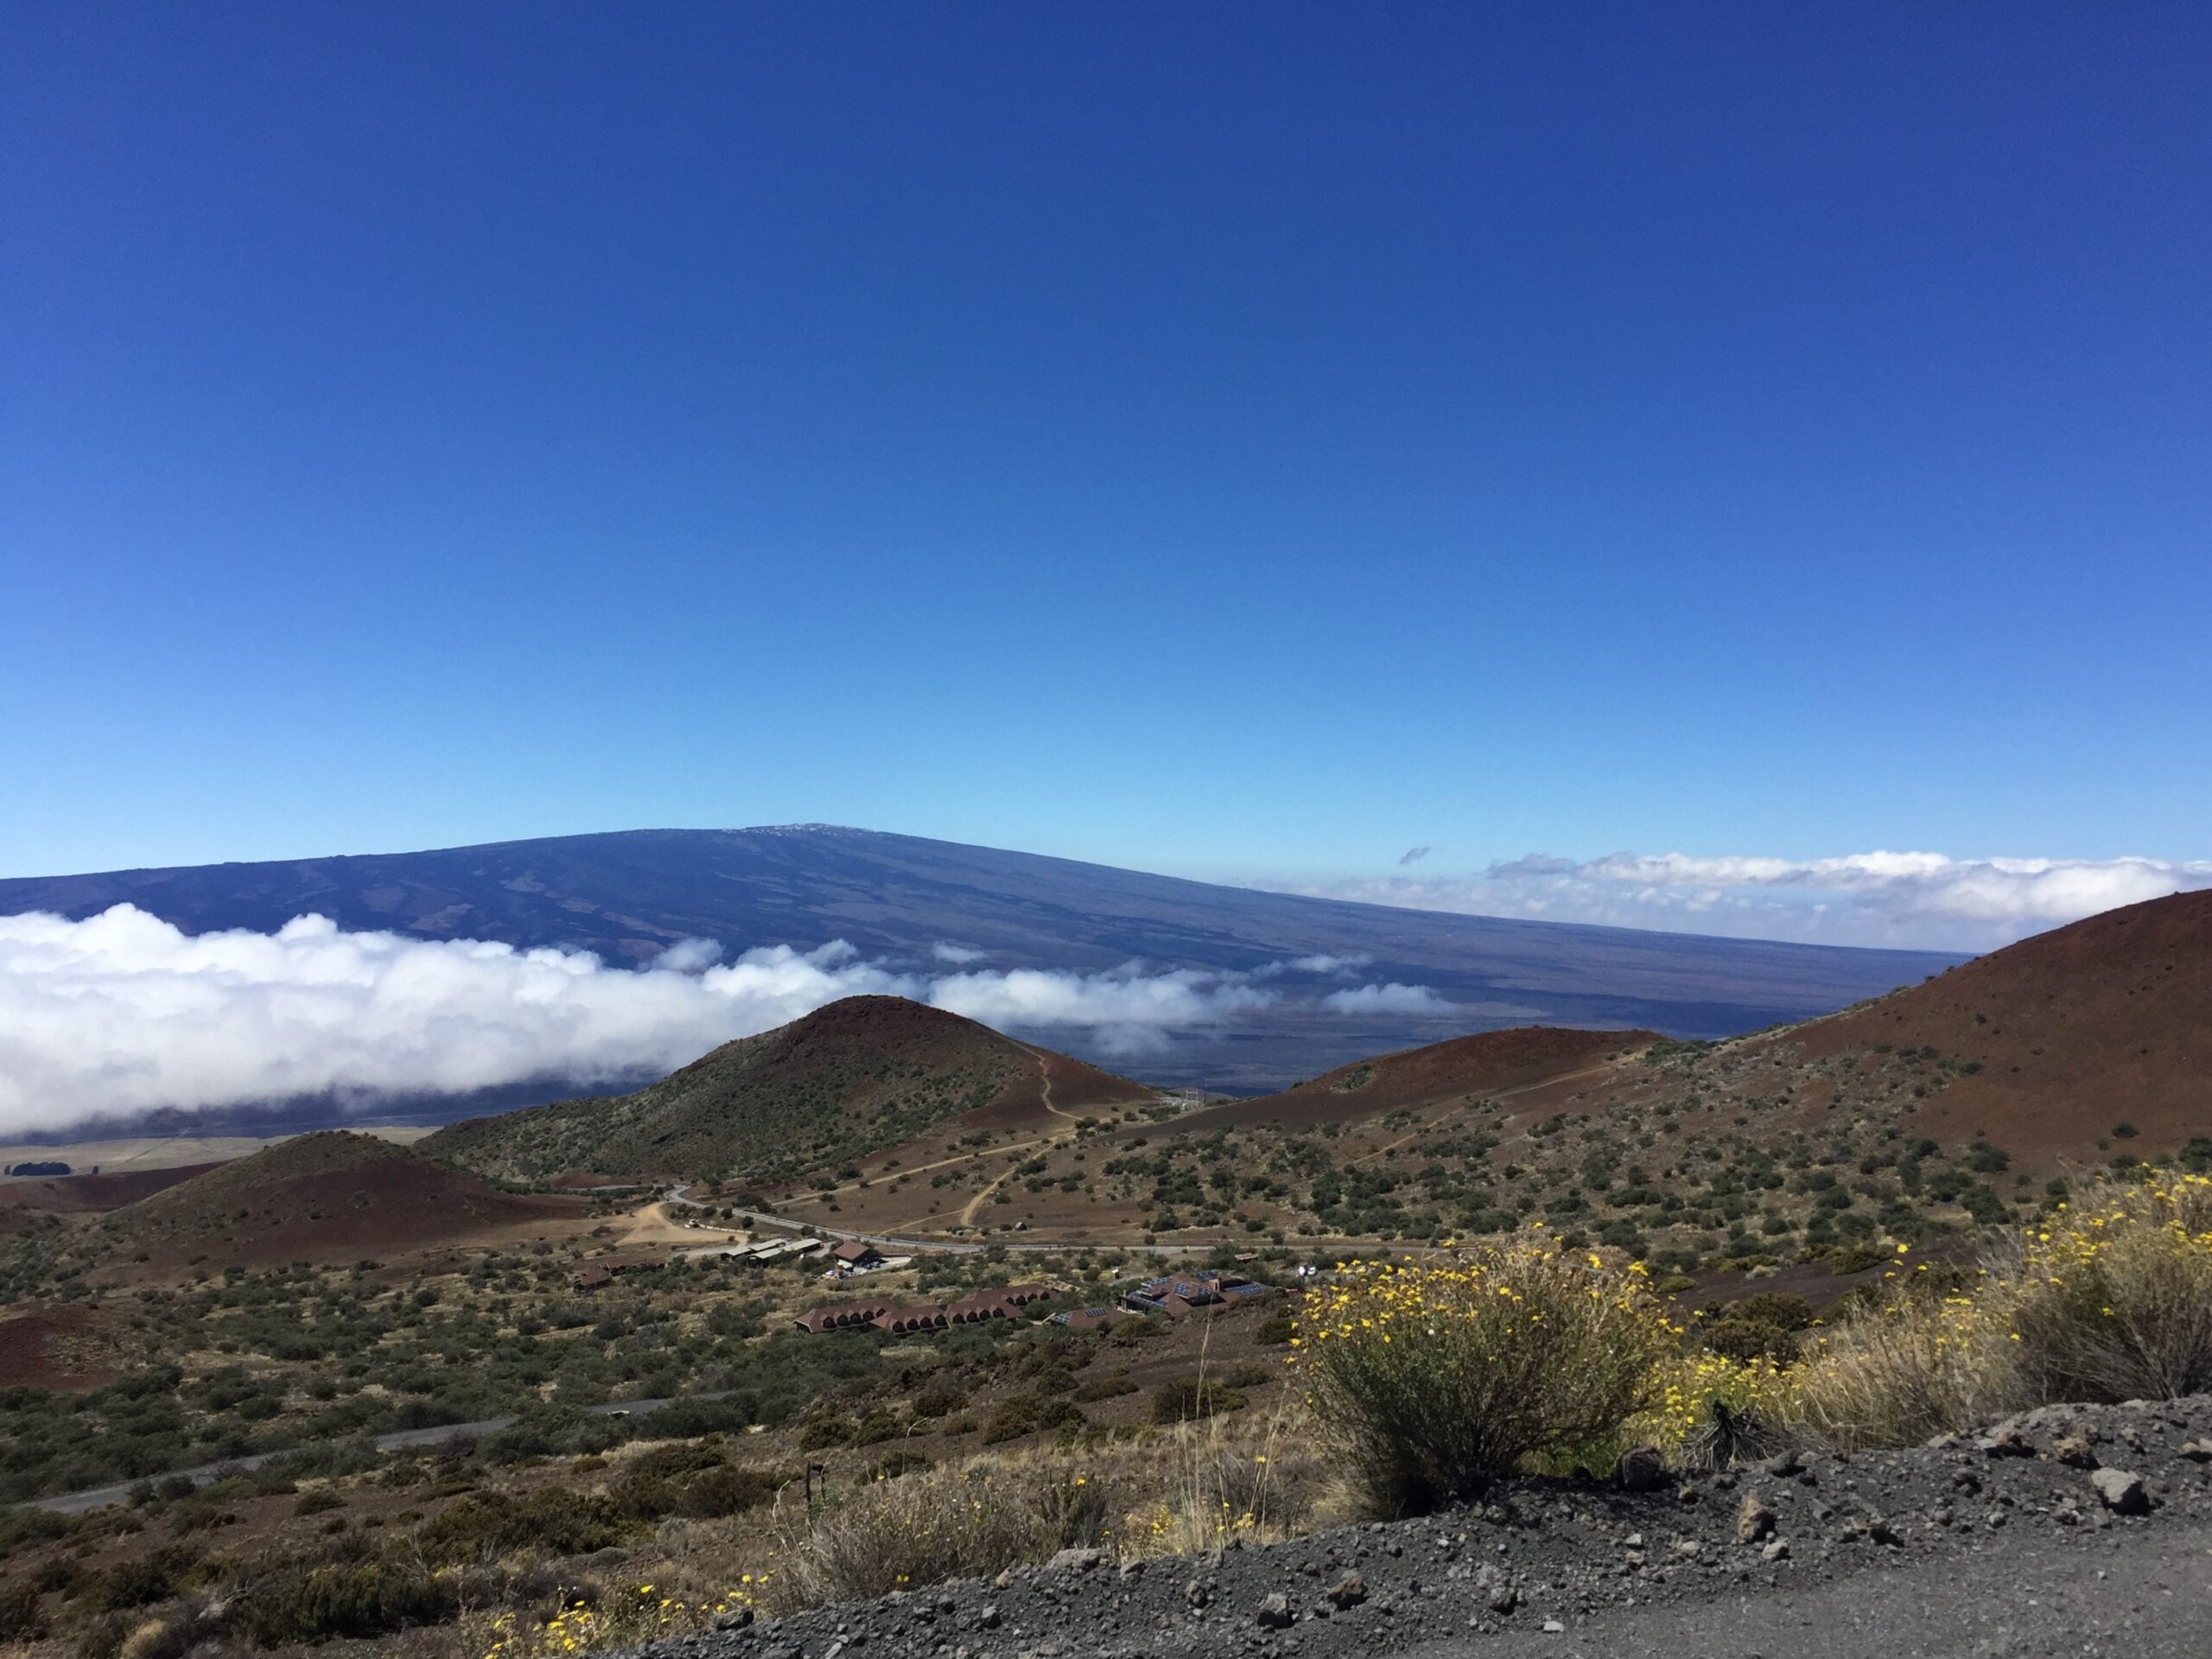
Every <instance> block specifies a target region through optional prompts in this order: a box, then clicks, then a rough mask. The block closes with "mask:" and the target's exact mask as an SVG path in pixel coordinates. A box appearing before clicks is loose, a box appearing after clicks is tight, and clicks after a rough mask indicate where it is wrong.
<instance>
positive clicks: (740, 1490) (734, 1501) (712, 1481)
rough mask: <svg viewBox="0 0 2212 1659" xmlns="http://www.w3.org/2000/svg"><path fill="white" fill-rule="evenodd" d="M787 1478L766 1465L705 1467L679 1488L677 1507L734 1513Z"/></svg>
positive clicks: (702, 1513)
mask: <svg viewBox="0 0 2212 1659" xmlns="http://www.w3.org/2000/svg"><path fill="white" fill-rule="evenodd" d="M893 1455H896V1454H895V1453H894V1454H893ZM790 1479H791V1476H790V1475H789V1474H787V1473H785V1472H782V1471H776V1470H770V1469H732V1468H728V1467H727V1466H725V1467H722V1468H719V1469H709V1470H706V1471H703V1472H702V1473H701V1474H700V1475H699V1476H698V1477H697V1478H695V1479H694V1480H693V1481H692V1482H691V1484H690V1485H688V1486H686V1487H685V1488H684V1489H683V1497H682V1499H681V1500H680V1501H679V1502H678V1503H677V1508H678V1509H679V1510H682V1511H683V1513H684V1514H685V1515H688V1516H691V1517H692V1518H693V1519H694V1520H698V1521H711V1520H715V1519H718V1518H719V1517H721V1516H725V1515H737V1514H740V1513H741V1512H742V1511H744V1510H751V1509H758V1508H759V1507H760V1505H761V1504H763V1503H770V1502H772V1500H773V1499H774V1497H775V1496H776V1493H777V1491H779V1489H780V1488H781V1487H782V1486H783V1485H784V1484H785V1482H786V1481H788V1480H790Z"/></svg>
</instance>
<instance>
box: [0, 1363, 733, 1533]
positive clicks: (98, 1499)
mask: <svg viewBox="0 0 2212 1659" xmlns="http://www.w3.org/2000/svg"><path fill="white" fill-rule="evenodd" d="M727 1392H728V1390H721V1391H718V1392H715V1393H712V1394H695V1395H686V1396H684V1397H685V1398H687V1399H692V1400H720V1399H721V1398H722V1397H723V1395H724V1394H726V1393H727ZM674 1403H675V1402H674V1400H672V1399H671V1400H614V1401H610V1402H607V1404H606V1405H603V1406H586V1407H585V1408H584V1415H586V1416H587V1417H642V1416H644V1415H645V1414H646V1413H647V1412H652V1411H658V1410H659V1409H660V1408H662V1407H663V1406H667V1405H673V1404H674ZM514 1421H515V1420H514V1419H513V1418H512V1417H486V1418H485V1419H484V1420H483V1421H480V1422H474V1423H441V1424H440V1425H438V1426H437V1427H435V1428H403V1429H398V1430H397V1431H395V1432H394V1433H390V1434H379V1435H378V1436H377V1437H376V1440H375V1442H374V1444H375V1446H376V1448H377V1450H378V1451H379V1452H404V1451H409V1450H411V1449H413V1448H415V1447H417V1446H446V1445H450V1444H451V1443H453V1442H454V1441H456V1440H459V1441H468V1440H483V1439H485V1438H486V1436H488V1435H493V1434H496V1433H499V1431H500V1430H501V1429H503V1428H506V1427H511V1426H512V1424H513V1422H514ZM292 1449H293V1450H302V1449H303V1448H300V1447H294V1448H292ZM286 1455H288V1454H287V1453H286V1452H252V1453H251V1454H249V1455H248V1456H245V1457H243V1458H226V1459H224V1460H223V1461H222V1462H220V1463H203V1464H201V1465H199V1466H198V1467H197V1468H193V1469H175V1470H171V1471H168V1473H166V1474H160V1475H147V1476H143V1477H141V1478H138V1479H136V1480H124V1481H118V1482H117V1483H116V1484H114V1485H112V1486H92V1487H88V1488H86V1490H85V1491H81V1492H64V1493H62V1494H61V1495H60V1496H59V1497H38V1498H33V1499H32V1500H31V1501H30V1502H29V1503H22V1504H18V1505H16V1507H17V1508H19V1509H29V1510H51V1511H52V1512H53V1513H54V1514H55V1515H82V1514H84V1513H85V1512H86V1510H104V1509H106V1508H108V1507H109V1506H110V1505H111V1504H115V1503H129V1502H130V1495H131V1493H133V1492H134V1491H137V1490H138V1489H139V1488H140V1487H142V1486H143V1485H146V1484H148V1483H149V1482H150V1481H157V1480H175V1479H176V1478H177V1477H178V1476H180V1475H181V1476H182V1477H183V1478H185V1479H187V1480H188V1481H190V1482H191V1483H192V1484H194V1485H195V1486H206V1485H209V1484H213V1482H215V1481H218V1480H224V1479H227V1478H229V1477H231V1476H232V1475H238V1474H251V1473H252V1471H255V1470H256V1469H258V1468H260V1467H261V1465H263V1464H264V1463H269V1462H270V1461H272V1460H274V1459H277V1458H281V1457H284V1456H286Z"/></svg>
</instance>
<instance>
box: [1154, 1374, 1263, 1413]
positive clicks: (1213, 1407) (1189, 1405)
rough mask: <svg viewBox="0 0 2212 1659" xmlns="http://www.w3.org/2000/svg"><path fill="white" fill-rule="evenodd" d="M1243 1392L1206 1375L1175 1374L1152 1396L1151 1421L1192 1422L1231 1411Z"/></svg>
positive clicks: (1238, 1402)
mask: <svg viewBox="0 0 2212 1659" xmlns="http://www.w3.org/2000/svg"><path fill="white" fill-rule="evenodd" d="M1243 1403H1244V1396H1243V1395H1241V1394H1237V1393H1236V1392H1234V1391H1233V1390H1232V1389H1230V1388H1228V1387H1227V1386H1226V1385H1225V1384H1224V1383H1218V1382H1217V1381H1215V1380H1214V1379H1213V1378H1211V1377H1207V1376H1179V1377H1177V1378H1176V1379H1175V1380H1174V1381H1173V1383H1161V1384H1160V1387H1159V1388H1158V1389H1156V1390H1155V1391H1154V1394H1153V1396H1152V1421H1154V1422H1155V1423H1194V1422H1197V1421H1198V1420H1199V1419H1201V1418H1205V1417H1212V1416H1216V1415H1218V1414H1220V1413H1222V1412H1224V1411H1234V1410H1236V1408H1238V1407H1239V1406H1241V1405H1243Z"/></svg>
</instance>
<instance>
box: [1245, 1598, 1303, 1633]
mask: <svg viewBox="0 0 2212 1659" xmlns="http://www.w3.org/2000/svg"><path fill="white" fill-rule="evenodd" d="M1254 1617H1255V1618H1257V1619H1258V1620H1259V1622H1260V1628H1261V1629H1262V1630H1288V1629H1289V1628H1290V1624H1291V1621H1292V1619H1294V1618H1296V1617H1297V1615H1296V1614H1294V1613H1293V1612H1292V1611H1290V1598H1289V1597H1288V1596H1286V1595H1285V1594H1283V1592H1281V1591H1280V1590H1278V1591H1275V1592H1274V1593H1273V1594H1271V1595H1267V1596H1262V1598H1261V1599H1260V1610H1259V1611H1258V1612H1257V1613H1256V1614H1255V1615H1254Z"/></svg>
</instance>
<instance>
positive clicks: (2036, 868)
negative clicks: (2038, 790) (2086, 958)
mask: <svg viewBox="0 0 2212 1659" xmlns="http://www.w3.org/2000/svg"><path fill="white" fill-rule="evenodd" d="M1399 862H1400V863H1401V864H1402V863H1403V862H1404V860H1402V859H1401V860H1400V861H1399ZM2200 887H2212V861H2173V860H2166V859H2154V858H2113V859H2050V858H1982V859H1960V858H1949V857H1946V856H1945V855H1942V854H1941V853H1885V852H1874V853H1854V854H1850V855H1845V856H1842V857H1837V858H1815V859H1784V858H1762V857H1751V856H1722V857H1692V856H1689V855H1685V854H1681V853H1663V854H1657V855H1652V854H1643V853H1614V854H1611V855H1608V856H1606V857H1604V858H1597V859H1591V860H1587V861H1582V862H1577V861H1573V860H1571V859H1565V858H1553V857H1548V856H1546V855H1541V854H1532V855H1529V857H1526V858H1519V859H1514V860H1512V861H1510V862H1504V863H1497V864H1492V865H1491V866H1490V867H1489V868H1486V869H1484V870H1483V871H1481V872H1479V873H1478V874H1474V875H1471V876H1465V877H1460V878H1456V879H1455V878H1451V877H1446V876H1431V877H1425V878H1424V877H1413V876H1384V877H1376V878H1372V879H1366V880H1347V881H1338V882H1333V883H1330V884H1326V885H1324V886H1319V887H1300V888H1297V889H1294V891H1298V892H1302V893H1313V894H1316V895H1318V896H1320V897H1325V898H1330V899H1360V900H1363V901H1364V902H1367V903H1370V904H1381V905H1398V906H1406V907H1408V908H1411V909H1415V910H1443V911H1456V912H1463V913H1465V914H1469V915H1477V916H1516V917H1526V918H1531V919H1535V920H1541V921H1551V922H1591V923H1597V924H1600V925H1607V926H1615V927H1643V928H1664V929H1668V930H1670V931H1678V932H1685V933H1718V934H1726V935H1728V936H1730V937H1732V938H1770V939H1798V940H1803V941H1807V942H1809V943H1818V944H1858V945H1890V946H1902V947H1910V948H1915V949H1922V950H1993V949H1994V948H1996V947H1997V946H1999V945H2003V944H2011V943H2012V941H2013V940H2015V939H2018V938H2024V937H2025V936H2027V935H2028V934H2031V933H2037V932H2041V931H2044V929H2046V928H2051V927H2056V926H2060V925H2063V924H2065V923H2067V922H2073V921H2079V920H2080V919H2081V918H2082V917H2084V916H2091V915H2094V914H2095V913H2097V912H2099V911H2104V910H2111V909H2113V908H2115V907H2117V906H2121V905H2132V904H2139V903H2140V902H2142V901H2143V900H2145V899H2157V898H2161V897H2163V896H2164V895H2165V894H2167V893H2177V892H2185V891H2190V890H2192V889H2196V888H2200Z"/></svg>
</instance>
